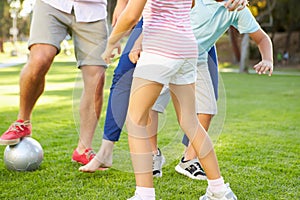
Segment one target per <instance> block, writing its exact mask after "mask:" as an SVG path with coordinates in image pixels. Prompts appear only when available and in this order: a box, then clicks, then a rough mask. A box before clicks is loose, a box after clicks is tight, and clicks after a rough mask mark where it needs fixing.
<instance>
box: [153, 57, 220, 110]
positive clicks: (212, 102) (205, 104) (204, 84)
mask: <svg viewBox="0 0 300 200" xmlns="http://www.w3.org/2000/svg"><path fill="white" fill-rule="evenodd" d="M169 100H170V93H169V89H168V88H167V87H164V89H163V90H162V92H161V94H160V96H159V97H158V99H157V100H156V102H155V103H154V105H153V107H152V110H154V111H157V112H163V111H164V109H165V108H166V107H167V105H168V103H166V102H169ZM196 112H197V114H200V113H201V114H211V115H215V114H217V101H216V98H215V93H214V88H213V84H212V81H211V77H210V74H209V71H208V65H207V61H206V62H198V64H197V81H196Z"/></svg>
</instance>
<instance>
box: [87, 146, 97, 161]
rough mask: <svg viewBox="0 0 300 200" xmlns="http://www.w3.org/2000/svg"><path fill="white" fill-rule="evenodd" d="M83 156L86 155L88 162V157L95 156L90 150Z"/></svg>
mask: <svg viewBox="0 0 300 200" xmlns="http://www.w3.org/2000/svg"><path fill="white" fill-rule="evenodd" d="M85 155H86V157H87V159H88V160H90V157H91V156H92V155H95V152H94V151H93V150H92V149H89V150H88V151H87V152H85Z"/></svg>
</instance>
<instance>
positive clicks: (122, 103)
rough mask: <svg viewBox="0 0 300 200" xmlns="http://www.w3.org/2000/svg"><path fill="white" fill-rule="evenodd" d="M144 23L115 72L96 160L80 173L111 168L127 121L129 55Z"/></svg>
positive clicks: (136, 28) (131, 71)
mask: <svg viewBox="0 0 300 200" xmlns="http://www.w3.org/2000/svg"><path fill="white" fill-rule="evenodd" d="M142 24H143V21H142V20H140V21H139V23H138V24H137V25H136V26H135V28H134V30H133V32H132V33H131V34H130V37H129V38H128V41H127V43H126V46H125V48H124V51H123V53H122V55H121V57H120V60H119V63H118V66H117V68H116V69H115V71H114V76H113V80H112V85H111V87H110V94H109V98H108V105H107V110H106V118H105V123H104V134H103V139H102V144H101V147H100V149H99V151H98V153H97V155H96V157H95V158H94V159H92V160H91V161H90V162H89V163H88V164H87V165H85V166H82V167H80V168H79V170H80V171H84V172H85V171H86V172H94V171H95V170H97V169H98V168H99V167H111V165H112V153H113V146H114V142H116V141H118V140H119V138H120V134H121V131H122V128H123V125H124V122H125V119H126V114H127V109H128V101H129V95H130V88H131V83H132V74H133V71H134V68H135V64H134V63H132V62H131V61H130V60H129V57H128V54H129V52H130V50H131V48H132V47H133V45H134V42H135V41H136V39H137V38H138V37H139V35H140V33H141V32H142Z"/></svg>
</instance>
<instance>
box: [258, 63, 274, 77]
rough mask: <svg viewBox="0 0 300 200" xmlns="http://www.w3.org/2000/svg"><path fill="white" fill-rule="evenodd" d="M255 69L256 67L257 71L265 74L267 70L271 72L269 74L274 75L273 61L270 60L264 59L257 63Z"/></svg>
mask: <svg viewBox="0 0 300 200" xmlns="http://www.w3.org/2000/svg"><path fill="white" fill-rule="evenodd" d="M253 69H255V71H256V73H258V74H259V75H260V74H262V73H263V74H265V73H266V72H267V71H270V72H269V76H272V73H273V62H272V61H268V60H262V61H260V62H259V63H257V64H256V65H254V66H253Z"/></svg>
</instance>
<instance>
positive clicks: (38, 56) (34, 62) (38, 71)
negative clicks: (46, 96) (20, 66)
mask: <svg viewBox="0 0 300 200" xmlns="http://www.w3.org/2000/svg"><path fill="white" fill-rule="evenodd" d="M53 58H54V56H51V55H49V54H48V53H45V52H43V51H40V52H37V51H35V52H34V53H31V54H30V56H29V59H28V62H27V64H26V66H25V68H26V69H24V70H27V69H28V70H29V71H30V74H31V75H32V76H33V77H34V76H42V75H45V74H46V73H47V72H48V70H49V68H50V66H51V64H52V61H53Z"/></svg>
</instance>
